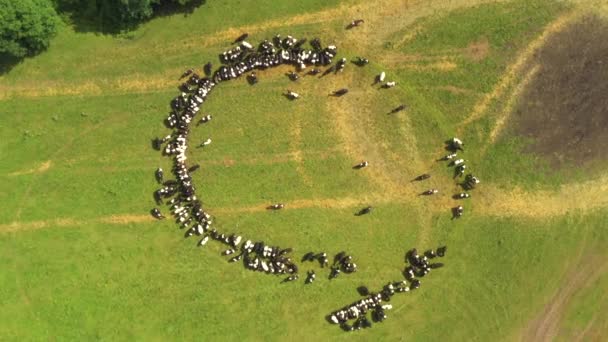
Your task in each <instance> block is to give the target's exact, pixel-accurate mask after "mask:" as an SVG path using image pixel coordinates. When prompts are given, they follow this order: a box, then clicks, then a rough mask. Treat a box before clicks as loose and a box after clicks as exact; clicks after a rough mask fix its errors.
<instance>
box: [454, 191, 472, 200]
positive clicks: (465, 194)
mask: <svg viewBox="0 0 608 342" xmlns="http://www.w3.org/2000/svg"><path fill="white" fill-rule="evenodd" d="M469 197H471V195H469V194H467V193H466V192H461V193H459V194H456V195H454V199H465V198H469Z"/></svg>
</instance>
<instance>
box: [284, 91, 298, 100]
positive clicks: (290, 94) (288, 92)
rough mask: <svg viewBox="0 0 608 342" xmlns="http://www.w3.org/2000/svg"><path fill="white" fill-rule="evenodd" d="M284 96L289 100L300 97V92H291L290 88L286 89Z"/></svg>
mask: <svg viewBox="0 0 608 342" xmlns="http://www.w3.org/2000/svg"><path fill="white" fill-rule="evenodd" d="M285 96H286V97H287V98H288V99H290V100H297V99H299V98H300V94H298V93H296V92H293V91H291V90H289V89H288V90H287V92H286V93H285Z"/></svg>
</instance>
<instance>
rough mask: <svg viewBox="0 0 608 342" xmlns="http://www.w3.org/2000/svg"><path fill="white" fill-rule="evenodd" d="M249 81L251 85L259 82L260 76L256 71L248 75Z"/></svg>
mask: <svg viewBox="0 0 608 342" xmlns="http://www.w3.org/2000/svg"><path fill="white" fill-rule="evenodd" d="M247 82H249V84H250V85H254V84H256V83H258V76H257V75H256V73H255V71H254V72H252V73H251V74H249V76H247Z"/></svg>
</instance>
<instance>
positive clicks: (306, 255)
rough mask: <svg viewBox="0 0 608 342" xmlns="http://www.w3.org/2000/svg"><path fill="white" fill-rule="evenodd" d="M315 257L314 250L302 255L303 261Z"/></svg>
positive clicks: (311, 259)
mask: <svg viewBox="0 0 608 342" xmlns="http://www.w3.org/2000/svg"><path fill="white" fill-rule="evenodd" d="M314 259H315V253H314V252H308V253H306V254H304V256H303V257H302V262H304V261H313V260H314Z"/></svg>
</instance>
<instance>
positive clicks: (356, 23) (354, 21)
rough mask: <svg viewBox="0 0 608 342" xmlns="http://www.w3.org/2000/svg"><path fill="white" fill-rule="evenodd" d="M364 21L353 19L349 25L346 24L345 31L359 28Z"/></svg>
mask: <svg viewBox="0 0 608 342" xmlns="http://www.w3.org/2000/svg"><path fill="white" fill-rule="evenodd" d="M364 22H365V21H364V20H363V19H355V20H353V21H351V22H350V23H348V25H346V29H347V30H350V29H352V28H354V27H358V26H361V24H363V23H364Z"/></svg>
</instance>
